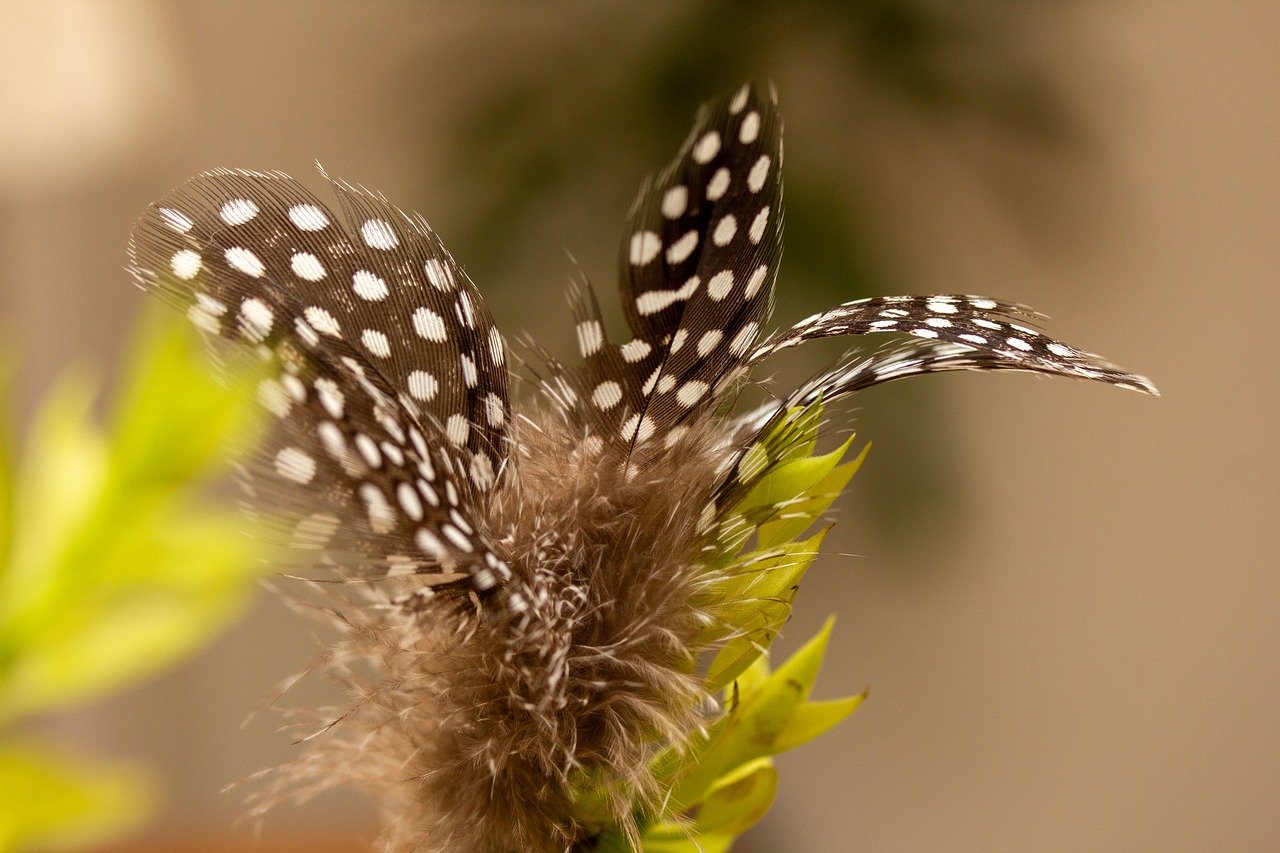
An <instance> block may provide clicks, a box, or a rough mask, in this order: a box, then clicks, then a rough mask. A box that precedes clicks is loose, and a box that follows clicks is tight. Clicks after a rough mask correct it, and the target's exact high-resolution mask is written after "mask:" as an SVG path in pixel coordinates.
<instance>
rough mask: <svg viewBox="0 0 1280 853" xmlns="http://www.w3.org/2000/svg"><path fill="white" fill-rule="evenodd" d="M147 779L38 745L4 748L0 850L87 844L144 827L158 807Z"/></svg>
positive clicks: (1, 751) (1, 748)
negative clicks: (154, 802)
mask: <svg viewBox="0 0 1280 853" xmlns="http://www.w3.org/2000/svg"><path fill="white" fill-rule="evenodd" d="M153 800H154V796H153V794H152V791H151V786H150V784H149V783H148V782H147V780H146V778H145V776H143V774H142V773H141V772H140V771H139V770H138V769H136V768H134V767H132V766H129V765H124V764H88V763H82V762H79V761H72V760H68V759H66V758H62V757H58V756H56V755H54V754H53V753H52V752H51V751H50V750H49V749H48V748H47V747H40V746H36V745H33V744H17V743H9V744H5V745H0V850H20V849H28V848H31V847H37V846H38V847H48V846H83V845H87V844H91V843H95V842H101V841H104V840H106V839H108V838H110V837H111V836H112V835H115V834H118V833H120V832H122V831H126V830H128V829H131V828H133V827H134V826H137V825H140V824H141V823H142V822H143V821H144V820H145V819H146V818H147V817H148V815H149V813H150V812H151V811H152V808H153Z"/></svg>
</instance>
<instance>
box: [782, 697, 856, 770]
mask: <svg viewBox="0 0 1280 853" xmlns="http://www.w3.org/2000/svg"><path fill="white" fill-rule="evenodd" d="M866 698H867V694H866V691H863V692H862V693H859V694H858V695H856V696H848V697H846V698H844V699H829V700H827V701H824V702H804V703H802V704H801V705H800V706H799V707H798V708H796V709H795V711H794V712H793V713H792V714H791V719H790V720H788V721H787V725H786V726H785V727H784V728H783V729H782V732H781V734H779V735H778V738H777V740H775V741H774V744H773V750H774V751H773V754H774V755H777V754H779V753H782V752H786V751H787V750H789V749H795V748H796V747H797V746H800V745H801V744H803V743H807V742H809V741H811V740H813V739H814V738H816V737H818V736H819V735H821V734H825V733H826V732H827V731H829V730H831V729H833V728H835V727H836V726H837V725H839V724H840V722H841V721H843V720H844V719H845V718H846V717H848V716H849V715H850V714H852V713H853V712H854V711H856V710H858V706H859V705H861V704H862V702H863V700H864V699H866Z"/></svg>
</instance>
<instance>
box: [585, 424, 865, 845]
mask: <svg viewBox="0 0 1280 853" xmlns="http://www.w3.org/2000/svg"><path fill="white" fill-rule="evenodd" d="M821 422H822V404H821V403H817V404H814V405H812V406H809V407H807V408H803V409H796V410H794V411H791V412H787V413H786V414H785V416H784V417H783V418H781V420H780V422H779V423H778V424H777V425H776V426H775V427H774V428H773V429H772V430H771V431H770V433H769V434H768V436H766V437H765V438H763V439H762V440H761V441H760V442H759V443H758V444H757V445H755V446H754V447H752V448H751V449H750V450H749V451H748V453H747V454H746V455H745V456H744V459H743V461H742V463H741V464H740V465H739V467H738V472H737V474H738V481H739V485H738V489H737V495H736V497H735V499H732V500H730V501H729V502H728V507H729V508H728V509H727V510H725V511H723V512H722V513H721V516H720V518H719V519H718V520H717V524H716V526H715V527H714V528H713V533H712V540H713V543H712V548H711V555H712V556H711V557H710V558H709V559H708V566H707V568H708V573H709V577H711V578H713V580H712V581H711V582H710V583H709V585H708V586H707V588H706V589H705V591H704V592H703V593H702V596H701V600H700V601H699V602H698V604H699V606H700V607H701V608H702V609H703V610H704V611H705V612H707V613H708V614H710V616H711V617H712V619H713V624H712V626H711V627H709V628H708V629H707V633H706V635H705V636H704V637H703V639H704V640H706V641H708V642H719V643H720V644H721V645H720V649H719V651H718V652H717V654H716V655H715V656H714V657H713V658H712V660H711V662H710V664H709V665H708V666H707V670H706V675H705V679H706V684H707V687H708V689H709V690H711V691H723V696H724V707H725V710H724V712H723V713H722V714H721V715H720V716H719V717H717V718H716V719H715V721H714V722H712V723H711V724H710V725H709V726H708V727H707V731H706V734H705V735H704V736H702V737H700V738H698V739H696V740H695V741H694V742H693V743H690V744H686V745H683V746H681V747H679V748H676V747H671V748H668V749H666V750H665V751H663V752H662V753H660V754H659V755H658V756H657V757H656V758H655V759H654V765H653V767H654V771H655V775H656V777H657V778H658V780H659V782H660V784H661V785H662V789H663V790H664V791H666V792H667V796H666V797H665V798H664V799H663V803H664V806H663V808H662V809H661V811H660V813H658V814H652V815H639V816H638V817H639V820H640V825H641V829H642V835H641V839H640V841H641V849H642V850H643V851H645V853H708V851H724V850H728V849H729V848H730V847H731V846H732V844H733V841H734V839H735V838H736V837H737V836H739V835H741V834H742V833H743V832H745V831H746V830H747V829H750V828H751V827H752V826H754V825H755V823H756V822H757V821H759V820H760V818H762V817H763V816H764V814H765V812H767V811H768V809H769V806H770V805H771V804H772V802H773V797H774V794H775V793H776V791H777V786H778V776H777V771H776V770H775V769H774V767H773V762H772V757H773V756H775V755H777V754H779V753H781V752H785V751H787V750H789V749H794V748H795V747H797V746H800V745H801V744H803V743H807V742H808V741H810V740H812V739H813V738H815V737H818V736H819V735H821V734H823V733H824V732H826V731H828V730H829V729H831V728H832V727H834V726H835V725H836V724H838V723H839V722H840V721H842V720H844V719H845V718H846V717H848V716H849V715H850V714H852V713H853V712H854V711H855V710H856V709H857V707H858V706H859V705H860V704H861V703H862V700H863V699H864V698H866V694H865V693H860V694H857V695H854V696H848V697H845V698H842V699H833V700H826V701H816V702H815V701H811V700H810V698H809V697H810V694H811V692H812V690H813V685H814V682H815V681H816V680H817V676H818V670H819V668H820V666H821V664H822V658H823V655H824V654H825V652H826V649H827V640H828V639H829V637H830V635H831V629H832V627H833V625H834V623H835V620H834V618H832V619H828V620H827V622H826V624H825V625H824V626H823V627H822V630H821V631H819V632H818V634H817V635H816V636H814V637H813V638H812V639H811V640H809V642H808V643H806V644H805V645H804V646H803V647H802V648H801V649H800V650H799V651H797V652H796V653H795V654H794V655H792V656H791V657H790V658H789V659H788V660H787V661H786V662H785V663H783V664H782V666H780V667H778V669H776V670H771V669H770V666H769V660H768V648H769V645H770V644H771V643H772V642H773V640H774V638H776V637H777V635H778V632H779V631H780V630H781V628H782V626H783V625H784V624H785V623H786V621H787V620H788V619H789V618H790V616H791V603H792V600H793V598H794V595H795V591H796V589H797V587H798V586H799V583H800V579H801V578H802V577H803V576H804V573H805V571H806V570H807V569H808V568H809V566H810V565H811V564H812V563H813V560H814V559H815V558H816V557H817V555H818V549H819V546H820V545H821V543H822V539H823V537H824V536H825V534H826V531H825V530H823V531H820V532H819V533H817V534H816V535H814V536H811V537H809V538H808V539H803V540H802V539H799V538H798V537H800V536H802V535H803V534H804V533H805V531H807V530H808V529H809V528H810V527H811V526H812V525H813V523H814V522H815V521H816V520H817V518H818V517H819V516H820V515H821V514H822V513H823V512H825V511H826V509H827V507H829V506H830V505H831V502H832V501H833V500H835V498H836V497H837V496H838V495H839V494H840V492H841V491H842V490H843V489H844V487H845V485H846V484H847V483H848V482H849V480H850V479H851V478H852V477H853V475H854V473H856V472H857V470H858V467H859V466H860V465H861V464H862V460H863V459H864V458H865V457H866V454H867V449H868V448H863V450H862V452H861V453H859V454H858V455H857V456H856V457H855V458H854V459H852V460H851V461H848V462H843V460H844V458H845V456H846V455H847V454H848V451H849V449H850V447H851V446H852V444H853V439H852V438H850V439H849V440H848V441H846V442H845V443H844V444H843V445H841V446H840V447H839V448H837V449H836V450H835V451H833V452H831V453H827V454H821V455H815V454H814V448H815V447H816V446H817V439H818V430H819V427H820V425H821ZM753 536H754V537H755V546H756V547H755V548H751V549H748V547H747V546H748V544H749V542H750V540H751V538H752V537H753ZM590 799H591V798H590V795H589V794H587V793H585V792H584V795H583V796H582V797H581V798H580V800H579V802H578V806H579V814H581V815H586V814H593V813H598V812H596V805H597V804H593V803H591V802H590ZM596 849H597V851H608V853H621V851H631V850H632V849H633V848H632V847H631V846H630V843H629V842H628V840H627V839H626V837H625V836H624V834H623V833H622V832H621V831H620V830H619V829H618V828H617V827H609V828H606V829H605V830H604V831H603V832H602V834H601V836H600V839H599V841H598V844H597V847H596Z"/></svg>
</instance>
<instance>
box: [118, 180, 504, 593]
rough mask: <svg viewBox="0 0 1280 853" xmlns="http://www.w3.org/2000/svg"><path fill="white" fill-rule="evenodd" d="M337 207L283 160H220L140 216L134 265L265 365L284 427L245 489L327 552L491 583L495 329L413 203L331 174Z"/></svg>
mask: <svg viewBox="0 0 1280 853" xmlns="http://www.w3.org/2000/svg"><path fill="white" fill-rule="evenodd" d="M332 185H333V188H334V190H335V191H336V192H337V194H338V198H339V201H340V204H341V210H342V215H341V216H339V215H336V214H335V213H334V211H333V210H331V209H330V208H329V207H327V206H326V205H325V204H324V203H323V202H321V201H320V200H319V199H318V198H317V197H315V196H314V195H313V194H311V193H310V192H308V191H307V190H306V189H305V188H303V187H302V185H301V184H299V183H297V182H296V181H294V180H292V179H291V178H289V177H288V176H286V175H283V174H280V173H262V172H247V171H229V170H220V171H215V172H209V173H206V174H204V175H201V176H199V177H197V178H194V179H192V180H191V181H190V182H188V183H187V184H186V185H185V186H184V187H182V188H179V189H178V190H175V191H174V192H173V193H172V194H171V195H170V196H169V197H168V198H166V199H164V200H162V201H160V202H157V203H156V204H154V205H152V206H151V207H150V208H149V209H148V211H147V213H146V215H145V216H144V217H143V218H142V220H141V221H140V222H139V223H138V225H137V226H136V228H135V229H134V234H133V239H132V241H131V245H130V257H131V269H132V272H133V274H134V277H135V279H136V280H137V282H138V283H139V284H140V285H141V286H142V287H143V288H144V289H147V290H151V291H154V292H156V293H158V294H159V295H161V296H162V297H164V298H166V299H167V300H168V301H170V302H174V303H177V304H178V305H179V307H181V308H182V309H183V310H185V311H186V312H187V315H188V316H189V317H190V318H191V320H192V321H193V322H194V323H195V324H196V325H197V326H198V327H199V328H200V329H202V330H203V331H204V332H206V333H208V334H210V335H212V336H215V337H217V338H220V339H223V340H225V341H229V342H232V343H233V344H235V345H238V346H239V347H240V348H242V349H243V348H248V349H250V350H252V351H254V352H257V353H258V354H259V355H260V356H261V357H262V358H264V359H265V360H267V361H268V362H269V364H270V367H271V371H272V373H273V375H272V376H270V377H269V378H267V379H266V380H264V381H263V383H262V386H261V387H260V389H259V399H260V400H261V402H262V403H263V405H264V406H265V407H266V408H267V409H268V410H269V411H271V412H272V413H273V414H274V415H276V416H277V418H278V425H279V426H278V429H277V430H276V431H275V433H274V434H273V436H272V437H271V439H270V440H269V441H268V442H267V444H266V445H265V446H264V447H263V448H262V449H261V450H260V451H259V456H258V458H257V459H255V460H254V462H253V464H251V465H249V466H248V467H249V475H250V477H249V479H250V481H251V482H250V486H249V488H250V489H251V492H252V496H253V497H254V500H255V502H256V503H258V504H260V505H263V506H266V507H270V509H271V515H272V516H273V517H274V518H276V519H277V520H280V521H282V522H283V523H287V524H289V525H291V526H292V538H293V540H294V543H295V544H297V545H299V547H301V548H303V549H304V550H312V551H321V552H323V553H324V560H325V561H326V562H328V563H331V564H334V565H338V566H343V567H348V568H361V569H366V570H371V571H381V572H385V573H388V574H400V573H406V572H412V573H422V574H426V575H438V577H436V578H435V580H436V581H439V580H456V579H458V577H470V579H471V581H472V583H473V584H474V586H475V587H476V588H477V589H480V590H485V589H489V588H492V587H494V586H496V585H497V584H498V583H499V581H500V580H501V579H502V578H503V577H505V575H506V572H507V569H506V566H505V563H504V562H503V561H502V560H501V559H500V558H499V557H498V555H497V554H496V552H495V551H494V549H493V548H492V546H491V545H490V544H489V543H488V542H487V539H486V533H485V531H484V530H483V505H484V494H485V493H486V492H487V491H488V490H490V489H491V488H492V487H493V486H494V483H495V480H496V478H497V477H498V476H499V475H500V473H501V471H502V467H503V463H504V462H505V459H506V422H507V416H508V414H507V413H508V406H509V401H508V399H507V375H506V367H505V356H504V344H503V342H502V339H501V337H500V335H499V334H498V332H497V330H496V329H495V328H494V326H493V324H492V321H491V319H490V317H489V315H488V313H487V311H486V309H485V306H484V301H483V299H482V298H481V297H480V294H479V292H478V291H477V290H476V289H475V287H474V285H472V284H471V282H470V281H469V280H468V279H467V277H466V275H465V274H464V273H463V272H462V270H461V269H460V268H459V267H458V266H457V265H456V264H455V263H454V262H453V260H452V258H450V256H449V255H448V253H447V252H446V251H445V250H444V248H443V246H441V244H440V241H439V239H438V238H437V237H436V235H435V234H434V233H433V232H432V231H431V229H430V228H428V227H427V225H426V223H425V222H423V221H422V220H421V219H420V218H418V217H413V216H409V215H407V214H404V213H403V212H401V211H400V210H398V209H397V208H395V207H393V206H391V205H390V204H388V203H387V202H386V201H385V200H383V199H381V198H379V197H375V196H373V195H371V194H368V193H364V192H361V191H359V190H356V189H355V188H353V187H351V186H349V185H347V184H343V183H341V182H336V181H335V182H332Z"/></svg>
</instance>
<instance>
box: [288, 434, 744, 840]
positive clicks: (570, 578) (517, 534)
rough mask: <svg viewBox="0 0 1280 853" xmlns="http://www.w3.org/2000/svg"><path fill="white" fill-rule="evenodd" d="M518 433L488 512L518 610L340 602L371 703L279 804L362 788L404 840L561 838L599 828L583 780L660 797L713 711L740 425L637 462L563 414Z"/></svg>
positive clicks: (348, 651)
mask: <svg viewBox="0 0 1280 853" xmlns="http://www.w3.org/2000/svg"><path fill="white" fill-rule="evenodd" d="M710 420H711V419H708V421H709V422H710ZM518 429H519V434H518V435H516V436H515V442H514V446H516V447H519V448H520V457H519V459H518V461H517V462H516V464H515V466H514V467H513V469H512V470H511V471H510V472H509V476H508V479H507V483H506V485H505V486H504V488H503V489H502V490H500V491H498V492H497V493H495V495H494V497H493V502H492V504H491V507H490V525H491V527H490V529H491V533H492V536H493V540H494V541H495V542H496V543H497V544H498V545H499V546H500V547H501V548H503V549H504V550H505V553H504V554H503V556H504V558H505V559H506V560H507V561H508V563H509V564H510V565H511V566H512V568H513V571H514V572H515V578H514V579H513V581H512V582H511V583H509V584H508V585H507V587H506V588H505V589H504V590H503V591H502V592H500V593H498V595H500V596H503V597H504V601H503V602H502V605H503V606H489V604H490V603H489V602H485V603H483V604H481V605H480V606H477V605H478V604H480V603H478V602H476V601H475V600H472V601H470V602H467V603H460V602H459V601H458V599H456V598H452V599H451V598H449V597H448V596H436V597H433V598H430V599H428V603H427V604H426V605H425V606H424V607H422V608H421V609H420V610H419V611H418V612H417V613H415V614H413V615H406V614H405V613H404V611H403V610H402V609H400V608H395V607H381V608H380V607H376V606H372V607H371V606H370V605H369V603H368V602H364V603H360V604H356V603H354V602H352V603H348V604H347V606H344V607H342V608H340V612H335V615H336V616H337V619H336V622H337V624H339V625H340V626H341V627H342V630H343V633H344V635H345V636H344V638H343V642H342V643H340V644H339V645H338V646H336V647H335V648H334V650H333V651H332V653H331V654H330V655H329V656H328V658H327V660H326V668H327V669H328V671H329V672H330V673H331V674H333V675H335V676H336V677H338V678H339V679H340V680H342V682H343V683H344V684H345V685H346V686H347V688H348V690H349V691H350V692H351V693H352V694H353V698H354V703H353V704H352V706H351V707H350V708H348V709H346V710H345V711H343V712H342V713H340V714H338V715H337V718H338V720H339V721H338V723H337V724H335V725H333V726H332V727H330V728H328V729H327V730H326V731H325V732H323V734H322V735H321V736H318V737H315V738H313V739H312V740H310V741H309V743H308V750H307V754H306V755H305V756H304V757H303V758H302V759H300V760H298V761H296V762H294V763H292V764H291V765H289V766H288V767H286V768H284V773H283V774H282V775H281V776H280V777H278V778H277V783H279V784H278V785H277V786H275V787H274V790H273V791H272V793H271V794H270V795H269V797H268V798H269V799H271V800H277V799H280V798H281V797H282V796H284V795H285V794H286V792H287V794H288V796H290V797H291V798H302V797H306V796H310V795H311V794H313V793H315V792H316V791H317V790H319V789H323V788H329V787H335V786H344V785H352V786H356V787H359V788H362V789H364V790H365V791H367V792H369V793H371V794H372V795H373V797H374V800H375V802H376V803H377V804H378V806H379V808H380V809H381V811H382V812H383V813H384V817H385V818H386V823H385V825H386V826H387V827H388V835H387V837H385V838H384V839H383V841H384V842H385V843H386V845H387V847H388V848H390V849H396V850H399V849H413V850H440V851H552V850H568V849H572V848H573V847H574V846H575V845H579V844H582V843H583V842H584V841H585V840H587V839H589V837H590V834H591V832H592V828H591V826H590V825H589V824H588V823H584V822H582V821H581V820H580V819H578V818H575V817H574V816H572V814H571V811H572V810H571V809H570V807H569V805H570V804H569V800H568V797H567V793H568V792H569V791H570V790H572V787H573V786H574V785H575V784H583V783H584V782H588V781H589V783H590V787H591V790H592V791H593V792H595V793H596V794H597V795H599V794H601V793H603V795H604V801H603V803H598V804H597V808H598V809H599V808H600V807H601V806H602V807H603V809H602V810H603V812H604V816H606V817H608V818H610V819H611V820H612V821H615V822H617V823H619V824H621V825H622V826H623V827H624V828H627V827H629V826H630V825H631V821H632V815H633V813H634V810H635V808H636V807H637V805H638V804H645V803H646V802H651V801H652V798H653V797H654V796H656V795H657V793H658V792H657V790H656V786H655V783H654V780H653V779H652V778H651V776H650V774H649V759H650V758H651V757H652V755H653V753H654V750H655V749H657V748H660V747H662V746H664V745H667V744H679V743H681V742H683V741H684V740H685V739H687V738H688V736H689V735H690V734H691V733H692V732H694V731H695V730H696V729H697V728H698V726H699V724H700V722H701V721H702V718H701V712H700V709H701V708H702V707H703V701H702V700H703V699H704V698H705V697H704V695H703V689H702V687H701V681H700V679H699V678H698V677H696V675H695V658H696V655H697V653H698V652H699V651H701V649H699V648H698V647H697V645H696V643H697V640H696V638H697V636H698V635H699V633H700V630H701V629H702V627H703V626H704V625H705V620H704V619H703V618H701V616H700V614H699V613H698V612H697V610H696V608H695V606H694V605H693V603H692V601H693V600H694V598H695V596H694V593H695V591H696V588H697V585H698V584H699V582H701V581H704V580H705V578H704V577H702V570H701V569H700V567H699V555H700V550H701V547H702V542H703V538H704V537H703V535H702V534H701V533H700V532H699V529H698V519H699V518H703V517H705V513H704V512H703V510H704V508H705V507H706V506H707V505H708V503H709V501H710V500H711V498H712V494H713V492H714V489H715V486H716V484H717V481H718V476H717V471H718V469H719V468H720V467H721V466H722V465H723V462H724V460H725V459H726V455H727V451H726V449H725V447H724V443H723V435H722V433H721V432H720V428H718V427H716V426H714V425H713V424H711V423H709V424H708V425H707V426H704V427H702V428H695V429H692V430H690V431H689V432H688V433H687V434H686V436H685V437H684V438H683V439H682V440H680V441H678V442H676V443H675V444H674V445H673V446H672V447H670V448H664V447H655V448H653V449H651V450H648V451H644V453H645V454H649V455H648V456H645V458H641V456H642V454H641V453H640V452H637V454H635V455H634V456H633V458H632V460H631V464H630V465H624V464H623V461H622V458H621V457H620V456H618V455H613V454H610V453H609V452H607V451H606V452H605V453H604V454H593V453H592V452H591V450H590V442H586V443H584V442H583V441H582V440H581V437H579V436H574V435H572V434H570V433H569V432H568V431H567V430H566V428H565V427H564V426H563V425H562V424H561V423H560V422H559V421H558V420H557V419H552V418H545V419H540V420H536V421H535V420H529V419H524V420H522V421H521V422H520V425H519V428H518ZM655 444H656V443H655ZM672 472H678V473H677V474H676V475H675V476H673V475H672ZM405 591H406V590H404V589H401V590H398V591H397V592H398V593H400V594H403V593H404V592H405ZM361 664H364V665H365V666H364V667H363V669H364V670H365V671H367V672H373V673H376V676H375V677H373V678H369V677H365V678H361V677H359V676H358V675H357V674H356V673H357V672H358V671H359V670H360V669H361Z"/></svg>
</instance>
